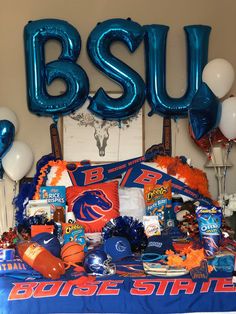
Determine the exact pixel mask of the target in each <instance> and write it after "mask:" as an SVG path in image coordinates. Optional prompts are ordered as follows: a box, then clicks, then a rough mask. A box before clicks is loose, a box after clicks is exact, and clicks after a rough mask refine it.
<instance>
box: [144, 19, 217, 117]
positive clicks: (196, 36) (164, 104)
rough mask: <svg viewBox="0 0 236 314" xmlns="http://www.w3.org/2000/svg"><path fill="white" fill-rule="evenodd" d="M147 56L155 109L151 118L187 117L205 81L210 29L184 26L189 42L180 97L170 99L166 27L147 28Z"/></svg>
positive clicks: (149, 91)
mask: <svg viewBox="0 0 236 314" xmlns="http://www.w3.org/2000/svg"><path fill="white" fill-rule="evenodd" d="M144 29H145V37H144V38H145V39H144V43H145V54H146V80H147V99H148V102H149V104H150V106H151V108H152V110H151V112H150V113H149V115H152V114H153V113H159V114H162V115H165V116H185V115H187V113H188V109H189V106H190V104H191V101H192V98H193V96H194V95H195V93H196V91H197V90H198V88H199V86H200V84H201V82H202V70H203V68H204V66H205V65H206V63H207V56H208V42H209V35H210V31H211V28H210V27H209V26H204V25H191V26H185V27H184V31H185V34H186V39H187V65H188V66H187V69H188V71H187V73H188V78H187V89H186V92H185V94H184V95H183V96H182V97H180V98H171V97H169V96H168V94H167V92H166V38H167V33H168V30H169V27H168V26H165V25H155V24H154V25H145V26H144Z"/></svg>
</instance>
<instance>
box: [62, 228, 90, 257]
mask: <svg viewBox="0 0 236 314" xmlns="http://www.w3.org/2000/svg"><path fill="white" fill-rule="evenodd" d="M61 226H62V237H63V241H64V245H65V244H66V243H68V242H70V241H74V242H76V243H79V244H80V245H82V246H84V249H85V251H86V240H85V233H84V227H83V226H81V225H79V224H78V223H62V224H61Z"/></svg>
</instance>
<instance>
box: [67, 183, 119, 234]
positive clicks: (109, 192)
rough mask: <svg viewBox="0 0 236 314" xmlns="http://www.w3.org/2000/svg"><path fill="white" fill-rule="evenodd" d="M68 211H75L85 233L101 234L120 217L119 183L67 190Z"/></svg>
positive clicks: (73, 187)
mask: <svg viewBox="0 0 236 314" xmlns="http://www.w3.org/2000/svg"><path fill="white" fill-rule="evenodd" d="M66 200H67V205H68V211H69V212H71V211H73V213H74V215H75V218H76V220H77V222H78V223H79V224H80V225H82V226H83V227H84V229H85V232H101V231H102V228H103V227H104V226H105V224H106V223H107V222H108V221H109V220H110V219H112V218H116V217H118V216H119V194H118V181H111V182H106V183H98V184H92V185H89V186H70V187H68V188H66Z"/></svg>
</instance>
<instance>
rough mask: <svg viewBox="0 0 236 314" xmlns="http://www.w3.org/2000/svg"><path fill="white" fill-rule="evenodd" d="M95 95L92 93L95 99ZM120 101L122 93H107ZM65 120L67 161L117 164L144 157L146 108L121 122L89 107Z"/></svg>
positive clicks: (64, 139) (65, 154)
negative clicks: (102, 116) (98, 114)
mask: <svg viewBox="0 0 236 314" xmlns="http://www.w3.org/2000/svg"><path fill="white" fill-rule="evenodd" d="M92 95H93V93H91V94H90V96H92ZM108 95H109V96H110V97H112V98H118V97H120V96H121V94H120V93H111V92H110V93H108ZM88 105H89V98H88V99H87V100H86V102H85V103H84V104H83V106H82V107H81V108H79V109H78V110H76V111H75V112H73V113H72V114H70V115H68V116H65V117H63V127H62V132H63V156H64V160H66V161H81V160H90V161H91V162H94V163H103V162H116V161H122V160H126V159H130V158H133V157H138V156H142V155H143V151H144V147H143V146H144V143H143V109H141V110H140V111H139V112H138V113H137V114H136V115H135V116H133V117H131V118H129V119H125V120H121V121H115V120H112V121H110V120H103V119H101V118H99V117H97V116H96V115H94V114H93V113H92V112H90V111H89V110H88V109H87V107H88Z"/></svg>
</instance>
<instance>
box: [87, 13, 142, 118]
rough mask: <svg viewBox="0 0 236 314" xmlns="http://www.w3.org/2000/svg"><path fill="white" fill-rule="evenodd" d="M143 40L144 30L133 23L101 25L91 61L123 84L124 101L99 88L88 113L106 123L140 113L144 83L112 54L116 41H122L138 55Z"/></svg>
mask: <svg viewBox="0 0 236 314" xmlns="http://www.w3.org/2000/svg"><path fill="white" fill-rule="evenodd" d="M143 36H144V30H143V28H142V27H141V26H140V25H139V24H138V23H135V22H133V21H131V20H130V19H127V20H125V19H111V20H107V21H104V22H102V23H98V24H97V26H96V27H95V28H94V29H93V31H92V32H91V33H90V35H89V38H88V42H87V51H88V55H89V57H90V59H91V60H92V62H93V63H94V64H95V65H96V67H97V68H98V69H100V70H101V71H102V72H103V73H104V74H106V75H107V76H108V77H110V78H112V79H113V80H115V81H116V82H117V83H118V84H120V85H121V86H122V88H123V90H124V92H123V94H122V96H121V97H119V98H116V99H114V98H111V97H109V96H108V95H107V94H106V93H105V91H104V89H103V88H99V90H98V91H97V92H96V94H95V95H94V97H92V99H91V102H90V105H89V107H88V109H89V110H90V111H92V112H93V113H94V114H96V115H98V116H100V117H101V118H103V119H109V120H121V119H127V118H128V117H130V116H133V115H134V114H135V113H137V112H138V111H139V109H140V108H141V107H142V105H143V103H144V100H145V83H144V81H143V79H142V78H141V77H140V75H139V74H138V73H137V72H135V71H134V70H133V69H131V68H130V67H129V66H128V65H127V64H125V63H123V62H122V61H121V60H119V59H118V58H116V57H115V56H113V55H112V53H111V51H110V46H111V44H112V43H113V42H114V41H121V42H123V43H125V44H126V45H127V46H128V48H129V50H130V51H131V52H134V51H135V50H136V48H137V47H138V46H139V44H140V43H141V41H142V39H143Z"/></svg>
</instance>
